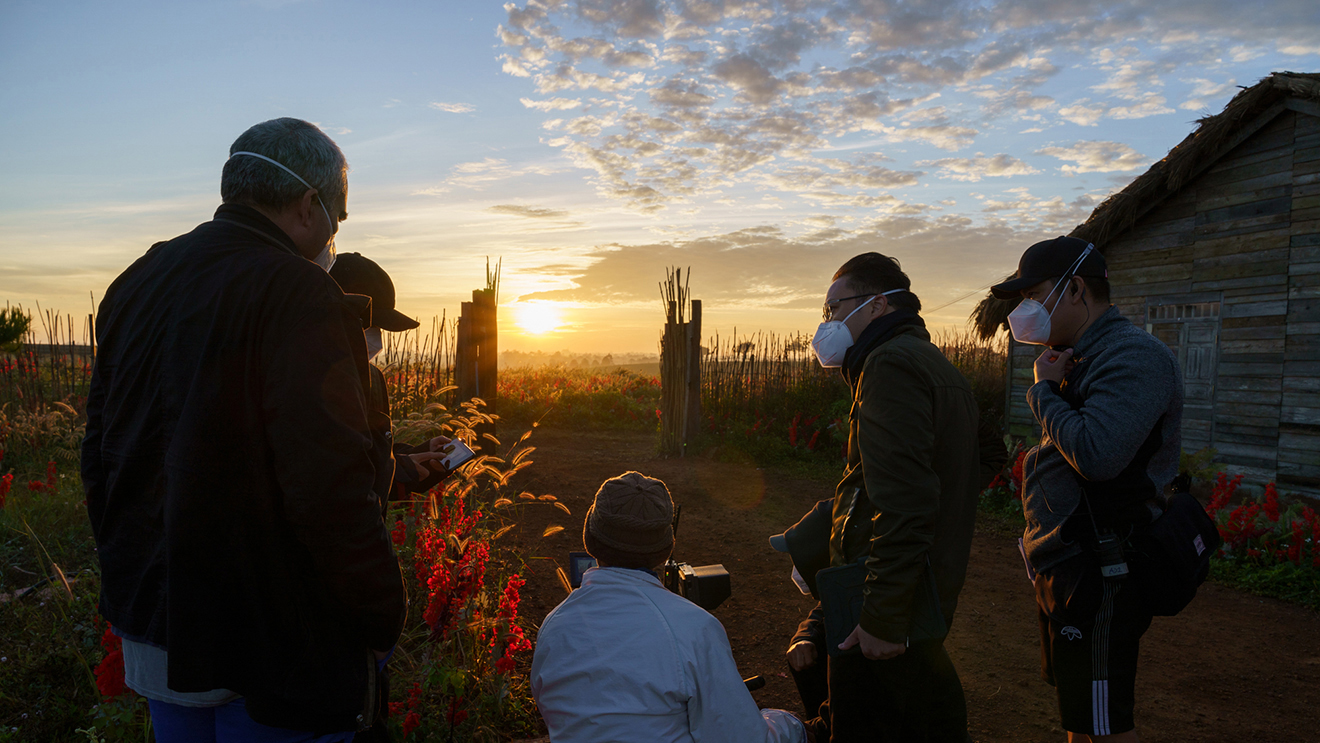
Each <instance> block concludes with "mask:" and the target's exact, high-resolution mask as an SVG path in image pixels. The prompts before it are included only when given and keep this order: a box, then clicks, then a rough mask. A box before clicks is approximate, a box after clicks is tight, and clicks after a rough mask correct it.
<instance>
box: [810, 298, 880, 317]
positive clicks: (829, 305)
mask: <svg viewBox="0 0 1320 743" xmlns="http://www.w3.org/2000/svg"><path fill="white" fill-rule="evenodd" d="M874 296H875V294H854V295H852V296H851V297H840V298H838V299H832V300H830V301H828V302H826V303H825V304H822V305H821V306H820V316H821V317H822V318H824V319H825V322H830V321H831V320H833V319H834V305H836V304H838V303H840V302H847V301H848V300H849V299H861V298H862V297H874Z"/></svg>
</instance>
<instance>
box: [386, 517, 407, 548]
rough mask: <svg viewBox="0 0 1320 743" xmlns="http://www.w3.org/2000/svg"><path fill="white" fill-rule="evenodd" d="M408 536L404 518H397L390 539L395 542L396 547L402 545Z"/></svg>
mask: <svg viewBox="0 0 1320 743" xmlns="http://www.w3.org/2000/svg"><path fill="white" fill-rule="evenodd" d="M407 538H408V527H407V525H405V524H404V523H403V519H396V520H395V522H394V528H393V529H392V530H391V531H390V541H392V542H394V546H395V547H402V546H403V542H404V540H405V539H407Z"/></svg>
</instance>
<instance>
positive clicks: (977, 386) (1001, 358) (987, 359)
mask: <svg viewBox="0 0 1320 743" xmlns="http://www.w3.org/2000/svg"><path fill="white" fill-rule="evenodd" d="M933 340H934V342H935V345H937V346H939V347H940V350H941V351H943V352H944V357H945V358H947V359H948V360H949V361H950V362H952V363H953V365H954V367H956V368H957V369H958V371H960V372H962V375H963V376H964V377H966V378H967V382H968V383H969V384H971V386H972V394H973V395H974V396H975V397H976V406H977V408H978V409H979V410H980V411H981V418H982V419H984V420H987V421H990V422H991V423H993V424H995V425H996V426H999V427H1001V428H1002V424H1003V421H1004V394H1005V390H1004V373H1005V364H1007V363H1008V339H1007V337H1006V336H1005V337H1002V338H996V339H991V340H981V338H980V336H978V335H977V334H976V333H973V332H971V331H970V330H962V331H957V332H954V331H945V332H943V333H938V334H937V335H936V336H935V338H934V339H933Z"/></svg>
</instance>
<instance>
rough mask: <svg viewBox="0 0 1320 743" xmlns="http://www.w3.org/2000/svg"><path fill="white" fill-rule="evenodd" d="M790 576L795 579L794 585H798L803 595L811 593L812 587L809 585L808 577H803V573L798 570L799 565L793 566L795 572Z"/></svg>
mask: <svg viewBox="0 0 1320 743" xmlns="http://www.w3.org/2000/svg"><path fill="white" fill-rule="evenodd" d="M789 577H790V578H792V579H793V585H795V586H797V587H798V590H799V591H801V592H802V595H803V596H810V595H811V589H810V588H809V587H807V579H806V578H803V577H802V573H799V572H798V569H797V565H794V566H793V574H792V575H791V576H789Z"/></svg>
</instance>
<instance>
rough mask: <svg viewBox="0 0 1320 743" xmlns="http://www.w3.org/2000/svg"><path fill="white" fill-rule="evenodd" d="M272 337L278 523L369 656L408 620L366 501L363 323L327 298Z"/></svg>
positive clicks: (381, 529) (269, 378) (270, 431)
mask: <svg viewBox="0 0 1320 743" xmlns="http://www.w3.org/2000/svg"><path fill="white" fill-rule="evenodd" d="M309 304H312V306H311V307H308V308H307V309H304V310H303V311H302V312H301V313H300V314H299V315H298V316H297V317H296V318H294V319H292V320H290V321H289V322H287V323H285V324H284V327H282V328H279V329H278V330H277V331H276V332H273V333H271V334H270V335H269V336H268V339H267V341H266V343H265V346H266V347H265V348H264V349H263V356H264V359H265V363H264V364H263V366H264V368H263V374H264V375H265V378H264V382H263V390H262V398H263V400H264V411H263V412H264V416H265V421H266V426H265V427H266V439H267V442H268V445H269V446H270V447H271V450H272V452H273V459H274V465H275V471H276V475H277V477H278V480H279V484H280V488H281V490H282V491H283V494H284V503H283V505H284V512H285V518H287V519H288V521H289V523H290V524H291V526H292V528H293V531H294V535H295V536H296V538H297V539H298V541H300V542H301V543H302V544H303V545H304V547H305V548H306V549H307V551H308V552H309V553H310V555H311V557H312V559H313V560H314V561H315V563H316V566H317V568H318V571H319V572H320V574H321V576H322V579H323V580H324V582H325V585H327V586H328V587H329V588H330V590H331V591H332V592H333V593H334V594H335V596H336V597H337V598H338V599H339V600H340V601H341V602H342V603H343V605H344V606H345V607H346V609H347V610H348V612H349V614H350V615H351V616H352V617H353V618H354V619H355V620H356V623H357V624H358V626H359V627H360V629H361V632H362V635H363V640H364V642H365V643H366V644H367V645H368V646H370V647H371V648H373V649H376V650H386V649H388V648H390V647H391V646H393V645H394V643H395V642H396V641H397V640H398V637H399V633H400V632H401V631H402V628H403V622H404V619H405V616H406V611H407V609H406V604H405V595H404V587H403V576H402V575H401V574H400V572H399V563H398V559H397V558H396V557H395V554H394V547H393V545H392V544H391V542H390V536H389V532H388V531H387V530H386V528H385V523H384V520H383V519H382V517H381V509H380V501H379V500H378V498H377V495H376V494H375V493H374V492H373V484H374V482H375V464H374V457H373V454H372V448H371V447H372V444H371V436H370V432H369V429H368V424H367V409H368V407H367V397H366V394H367V392H368V391H369V386H370V382H369V381H368V379H369V378H368V372H367V368H366V345H365V340H364V339H363V337H362V329H361V323H360V321H359V320H358V318H357V317H356V316H355V315H354V314H353V313H352V312H351V311H350V309H349V308H348V307H347V306H346V305H344V304H343V303H342V302H340V301H339V300H338V298H336V297H334V296H333V295H330V294H329V293H328V292H327V293H326V294H325V299H324V300H323V301H319V302H314V303H309Z"/></svg>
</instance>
